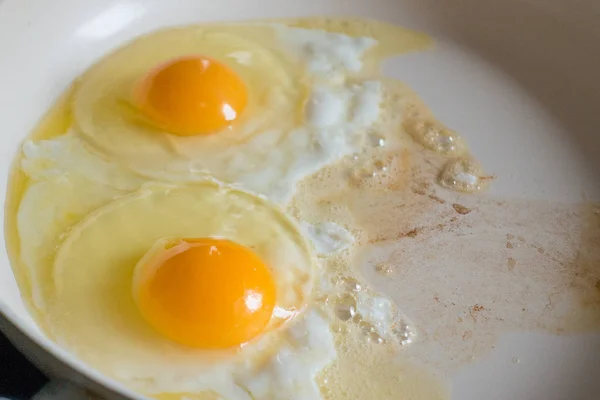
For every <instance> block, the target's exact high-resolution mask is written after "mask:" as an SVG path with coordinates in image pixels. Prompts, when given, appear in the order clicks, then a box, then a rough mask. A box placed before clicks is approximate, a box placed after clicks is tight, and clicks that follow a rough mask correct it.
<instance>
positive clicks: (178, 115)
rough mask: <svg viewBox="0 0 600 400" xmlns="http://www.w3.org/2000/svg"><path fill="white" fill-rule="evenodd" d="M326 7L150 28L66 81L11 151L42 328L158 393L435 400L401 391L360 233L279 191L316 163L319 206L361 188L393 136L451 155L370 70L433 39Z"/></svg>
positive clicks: (403, 333) (403, 320)
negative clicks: (56, 120)
mask: <svg viewBox="0 0 600 400" xmlns="http://www.w3.org/2000/svg"><path fill="white" fill-rule="evenodd" d="M340 21H341V22H339V21H338V22H339V23H338V22H336V21H335V20H331V21H330V20H321V19H307V20H299V21H287V22H264V23H260V22H256V23H244V24H212V25H204V26H196V27H185V28H178V29H169V30H164V31H159V32H156V33H152V34H149V35H147V36H144V37H142V38H139V39H136V40H135V41H133V42H131V43H130V44H128V45H126V46H125V47H123V48H122V49H120V50H118V51H117V52H115V53H113V54H110V55H109V56H107V57H106V58H104V59H103V60H101V61H100V62H99V63H98V64H96V65H95V66H93V67H92V68H91V69H90V70H89V71H88V72H86V73H85V74H84V75H83V76H82V77H81V79H80V80H78V81H77V82H76V84H75V86H74V95H73V97H72V101H71V100H70V101H69V103H68V106H67V107H68V109H69V110H72V112H73V117H74V118H73V119H74V121H73V123H70V124H66V126H65V127H64V128H65V129H62V128H61V129H60V131H52V132H46V133H45V134H44V135H42V139H40V138H39V137H35V138H32V140H29V141H27V142H26V143H25V144H24V146H23V152H22V153H23V154H22V159H21V162H20V164H19V166H20V171H22V172H23V173H24V175H25V176H26V180H25V183H24V190H23V196H22V198H21V202H20V206H19V208H18V213H17V220H18V224H17V229H16V231H17V235H18V238H19V243H20V248H19V261H20V263H19V265H18V268H24V269H26V270H27V271H28V273H27V274H26V275H27V276H29V279H30V282H29V284H30V285H31V289H32V290H31V293H32V297H33V299H32V304H33V308H34V311H35V312H36V317H37V318H38V319H39V321H40V325H41V326H42V327H43V329H44V330H45V331H46V332H47V333H48V335H50V336H51V337H52V338H53V339H54V340H55V341H56V342H57V343H59V344H60V345H61V346H63V347H65V348H66V349H68V350H69V351H71V352H72V353H73V354H75V355H76V356H77V357H79V358H80V359H82V360H84V361H85V362H87V363H88V364H90V365H91V366H93V367H95V368H97V369H99V370H100V371H102V372H103V373H105V374H106V375H108V376H111V377H113V378H115V379H117V380H119V381H120V382H123V383H124V384H125V385H127V386H129V387H130V388H132V389H134V390H135V391H138V392H140V393H142V394H145V395H149V396H153V397H156V398H157V399H161V400H180V399H199V400H200V399H215V398H219V399H220V398H224V399H232V400H238V399H242V400H246V399H248V400H250V399H275V398H282V396H283V397H285V398H287V399H298V400H313V399H319V398H331V399H366V398H371V397H377V398H382V399H392V398H397V396H398V395H405V396H406V397H407V398H415V397H418V396H421V395H423V394H424V393H425V395H424V396H425V398H428V399H440V398H443V397H444V395H443V393H444V390H443V389H441V388H442V385H440V384H439V382H438V381H437V380H434V379H429V378H427V379H423V375H420V376H419V379H420V380H418V382H421V383H419V384H418V385H416V386H415V384H414V382H412V381H411V383H410V384H408V385H407V383H406V382H407V379H408V380H411V379H410V377H413V376H414V375H411V372H410V371H408V372H407V371H406V370H405V369H403V367H402V366H400V365H399V364H398V363H397V359H396V358H397V355H398V352H399V351H400V350H401V349H402V347H403V346H405V345H406V344H408V343H410V342H412V341H414V340H416V339H417V338H418V336H417V334H416V330H415V329H414V327H413V326H412V324H411V323H410V321H409V319H408V318H407V317H406V316H405V315H404V314H403V313H402V311H401V310H400V309H399V308H398V307H397V306H396V305H395V304H394V303H393V302H392V301H391V300H390V299H389V297H388V296H387V295H386V294H384V293H380V292H378V291H377V290H375V289H374V288H371V287H370V285H369V284H368V283H366V282H365V281H364V280H363V279H362V278H361V276H360V274H359V273H358V272H356V271H355V270H354V269H353V268H352V267H351V264H352V260H353V252H354V251H355V250H356V247H357V245H359V244H361V238H362V235H363V233H362V232H361V229H360V226H358V225H356V224H355V223H354V222H353V221H352V218H350V217H348V218H346V219H336V218H333V216H332V215H325V216H323V215H320V216H316V215H313V216H311V218H303V212H302V210H299V209H298V205H299V204H300V205H301V204H302V201H297V202H295V203H293V205H292V203H290V199H292V197H293V196H296V197H297V198H315V199H316V196H315V193H313V192H311V191H310V190H309V191H306V188H307V187H310V185H309V186H302V185H300V186H299V185H298V183H299V182H300V181H302V180H306V179H307V178H309V179H310V177H311V176H313V177H314V175H313V174H314V173H315V172H318V171H323V169H324V168H325V167H327V166H330V167H331V166H333V167H332V168H334V169H336V168H337V169H336V170H338V171H341V175H340V176H341V177H342V178H341V179H339V180H337V181H336V182H335V184H334V185H333V186H332V187H323V188H321V189H322V190H323V191H325V192H327V194H328V196H330V197H327V198H331V196H332V195H333V194H339V193H338V191H339V192H340V193H344V188H345V187H346V186H348V185H350V184H353V183H352V182H354V181H353V180H354V179H358V180H360V181H361V182H367V181H368V179H370V178H372V177H373V176H375V174H376V173H377V174H379V173H380V172H381V171H384V168H388V166H387V164H381V160H380V159H379V158H381V157H382V156H384V155H386V154H388V153H390V152H398V151H399V149H401V148H402V146H404V145H406V143H407V142H406V141H407V140H413V141H414V142H415V143H417V144H419V145H422V146H424V147H427V148H430V149H432V150H434V151H438V150H439V151H440V152H442V153H444V154H449V155H452V156H453V157H454V156H462V155H464V154H466V152H467V150H466V147H464V145H463V144H462V142H460V138H459V137H458V136H457V134H456V133H455V132H453V131H451V130H448V129H445V128H444V127H443V126H442V125H441V124H439V123H438V122H437V121H436V120H435V119H433V117H432V116H431V115H430V114H429V113H428V111H427V110H426V108H424V107H423V106H422V104H421V103H420V102H419V100H418V99H417V98H416V96H414V94H412V92H410V90H408V89H407V88H406V87H405V86H404V85H402V84H401V83H399V82H395V81H391V80H389V79H386V78H383V77H382V76H381V75H380V74H379V71H378V66H379V64H380V63H381V61H382V59H383V57H384V56H387V55H391V54H398V53H402V52H405V51H410V50H414V49H420V48H422V47H424V46H426V45H427V44H428V43H429V40H428V39H427V38H426V37H425V36H423V35H420V34H416V33H412V32H408V31H404V30H402V29H400V28H395V27H390V26H389V25H386V24H378V23H375V22H365V21H360V20H340ZM315 27H316V28H326V29H315ZM369 34H372V35H373V36H376V37H375V38H373V37H370V36H369ZM410 138H412V139H410ZM450 142H451V143H459V144H460V146H458V145H456V146H454V147H452V149H451V151H450V150H448V149H447V148H446V147H444V149H445V150H444V149H441V148H439V147H440V146H443V145H444V144H445V143H450ZM411 143H412V142H411ZM411 145H412V144H411ZM446 150H448V151H446ZM380 164H381V165H380ZM392 169H393V168H392V166H390V167H389V170H387V172H388V173H390V172H393V171H392ZM315 179H316V180H318V178H315ZM336 185H337V186H336ZM365 187H366V186H365ZM303 191H305V192H303ZM365 193H366V195H367V196H368V195H370V192H365ZM400 372H402V374H401V373H400ZM282 393H284V395H282Z"/></svg>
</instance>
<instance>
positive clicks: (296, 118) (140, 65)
mask: <svg viewBox="0 0 600 400" xmlns="http://www.w3.org/2000/svg"><path fill="white" fill-rule="evenodd" d="M375 43H376V41H375V40H374V39H369V38H351V37H349V36H345V35H340V34H334V33H329V32H325V31H308V30H304V29H299V28H288V27H285V26H283V25H277V24H266V25H259V24H256V25H252V26H250V27H249V26H245V25H239V26H237V25H233V24H232V25H227V26H225V27H215V26H213V27H211V26H209V27H207V28H198V27H193V28H182V29H179V30H175V31H173V30H170V31H163V32H158V33H154V34H152V35H150V36H146V37H143V38H141V39H138V40H136V41H134V42H133V43H131V44H129V45H127V46H125V47H124V48H122V49H121V50H119V51H118V52H116V53H114V54H112V55H109V56H107V57H106V58H105V59H104V60H102V61H101V62H100V63H99V64H98V65H97V66H94V67H93V68H92V69H91V70H90V71H89V72H87V73H86V74H85V75H84V76H83V78H82V80H81V83H80V85H79V87H78V88H77V90H76V93H75V100H74V103H73V107H74V116H75V119H76V121H77V126H78V132H79V134H80V136H81V138H83V139H84V140H86V141H88V142H90V143H92V144H93V145H94V147H95V148H97V149H100V150H101V151H102V152H104V153H105V154H106V156H108V157H110V158H111V159H116V160H118V161H120V162H122V163H124V164H126V165H127V166H129V167H130V168H131V169H133V170H134V171H136V172H138V173H140V174H142V175H144V176H147V177H150V178H152V179H161V180H168V181H193V180H202V179H204V178H206V176H212V177H215V178H217V179H219V180H221V181H223V182H228V183H233V184H237V185H240V186H241V187H243V188H245V189H248V190H251V191H253V192H255V193H259V194H264V195H267V196H268V197H269V198H270V199H272V200H273V201H278V202H282V203H285V202H287V201H288V200H289V199H290V197H291V195H292V194H293V192H294V187H295V184H296V183H297V182H298V181H299V180H301V179H302V178H304V177H306V176H308V175H310V174H312V173H314V172H315V171H317V170H318V169H320V168H322V167H323V166H325V165H328V164H331V163H334V162H335V161H337V160H339V159H341V158H343V157H344V156H346V155H349V154H352V153H354V152H356V151H358V150H360V148H361V147H362V146H363V144H364V138H365V135H366V130H367V129H368V128H369V126H371V125H372V124H373V123H374V122H375V121H376V120H377V117H378V114H379V103H380V101H381V90H380V86H379V84H378V82H376V81H369V80H361V79H355V80H353V81H348V82H346V81H345V78H346V77H349V76H350V75H354V74H355V73H356V72H358V71H359V70H360V69H361V65H362V63H361V57H362V55H363V54H364V52H365V51H366V50H367V49H368V48H369V47H371V46H373V45H374V44H375ZM340 46H341V47H340ZM198 53H200V54H205V55H208V56H211V57H215V58H218V59H221V60H222V61H224V62H226V63H228V64H229V65H230V66H231V67H232V68H234V70H236V71H238V72H239V73H240V75H241V77H242V79H244V80H245V81H246V83H247V86H248V90H249V92H250V105H249V107H248V109H247V110H246V111H245V113H244V116H243V118H241V120H240V121H236V122H235V123H234V124H233V125H232V126H231V127H230V128H228V129H225V130H223V131H221V132H218V133H216V134H213V135H208V136H206V135H200V136H192V137H180V136H176V135H172V134H169V133H168V132H162V131H160V130H157V129H156V128H153V127H152V126H151V124H148V123H141V122H140V121H139V119H140V118H141V117H140V116H139V115H138V114H139V113H137V112H136V111H135V105H134V104H129V105H127V104H128V101H129V102H130V100H127V99H128V96H130V94H129V92H131V90H132V89H131V87H132V83H134V82H136V81H137V80H139V79H140V78H141V77H143V75H144V73H146V72H147V71H148V70H150V69H151V68H153V67H154V66H155V65H157V64H160V63H161V62H164V61H166V60H169V59H171V58H174V57H177V56H182V55H187V54H198ZM332 74H334V75H335V76H333V75H332ZM330 75H331V76H330ZM317 82H318V83H317Z"/></svg>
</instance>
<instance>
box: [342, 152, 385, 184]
mask: <svg viewBox="0 0 600 400" xmlns="http://www.w3.org/2000/svg"><path fill="white" fill-rule="evenodd" d="M353 161H354V163H353V166H352V169H351V174H350V177H351V179H353V180H354V181H356V182H362V181H364V180H365V179H369V178H375V177H377V176H381V175H384V174H386V173H387V172H388V166H387V164H386V163H385V162H384V161H382V160H380V159H377V158H372V157H369V156H363V157H360V156H355V158H354V159H353Z"/></svg>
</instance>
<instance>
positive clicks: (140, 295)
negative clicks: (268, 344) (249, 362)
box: [134, 239, 275, 349]
mask: <svg viewBox="0 0 600 400" xmlns="http://www.w3.org/2000/svg"><path fill="white" fill-rule="evenodd" d="M142 260H144V259H142ZM139 268H142V269H143V271H138V269H139ZM138 274H140V276H141V279H136V280H135V281H134V297H135V299H136V301H137V305H138V308H139V310H140V312H141V314H142V315H143V317H144V318H145V319H146V320H147V321H148V322H149V323H150V324H151V325H152V326H153V327H154V328H155V329H156V330H157V331H158V332H160V333H161V334H163V335H164V336H166V337H168V338H170V339H171V340H174V341H176V342H179V343H182V344H185V345H188V346H193V347H198V348H205V349H216V348H227V347H232V346H237V345H240V344H242V343H245V342H247V341H249V340H250V339H252V338H254V337H256V336H257V335H259V334H260V333H261V332H262V331H263V330H264V329H265V327H266V326H267V324H268V322H269V320H270V318H271V314H272V312H273V308H274V306H275V283H274V281H273V278H272V276H271V272H270V271H269V269H268V268H267V267H266V266H265V264H263V262H262V261H261V259H260V258H259V257H258V256H257V255H256V254H254V253H253V252H252V251H251V250H250V249H248V248H246V247H244V246H242V245H239V244H237V243H234V242H231V241H229V240H222V239H185V240H179V241H177V242H176V243H174V244H173V245H172V246H164V248H163V249H162V250H160V251H159V252H158V253H156V254H155V255H153V256H152V257H151V258H150V260H148V261H146V263H145V264H138V265H137V266H136V276H137V275H138ZM136 285H137V287H135V286H136Z"/></svg>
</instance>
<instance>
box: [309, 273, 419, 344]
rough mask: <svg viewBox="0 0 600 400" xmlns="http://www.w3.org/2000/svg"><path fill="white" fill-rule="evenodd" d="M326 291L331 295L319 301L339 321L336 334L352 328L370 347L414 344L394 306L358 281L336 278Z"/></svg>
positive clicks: (344, 277)
mask: <svg viewBox="0 0 600 400" xmlns="http://www.w3.org/2000/svg"><path fill="white" fill-rule="evenodd" d="M327 290H328V291H329V292H330V293H329V294H327V295H325V296H323V297H322V298H321V301H322V302H323V303H324V304H325V305H326V306H327V307H328V308H330V310H332V313H333V315H334V317H335V318H336V320H337V321H338V324H336V325H335V329H336V331H338V332H343V331H345V329H349V328H352V327H354V329H357V330H358V331H359V332H360V333H361V336H362V337H363V339H364V341H365V343H372V344H385V343H392V344H396V345H400V346H404V345H407V344H409V343H411V342H412V341H413V338H414V336H415V334H414V332H413V330H412V328H411V326H410V325H409V324H408V323H407V322H406V321H405V319H404V318H403V316H402V315H401V314H400V312H399V311H398V309H397V308H396V306H395V305H394V304H393V303H392V302H391V301H390V300H389V299H388V298H387V297H382V296H381V295H379V294H377V293H374V292H372V291H371V290H369V289H368V288H366V286H365V285H364V284H363V283H362V282H360V280H358V279H357V278H355V277H353V276H348V275H342V276H337V277H336V278H335V279H334V282H333V286H332V287H329V288H328V289H327Z"/></svg>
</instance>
